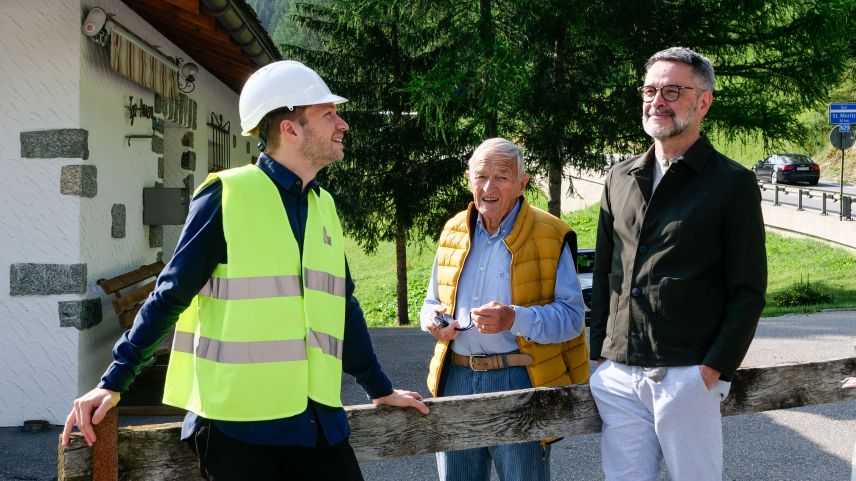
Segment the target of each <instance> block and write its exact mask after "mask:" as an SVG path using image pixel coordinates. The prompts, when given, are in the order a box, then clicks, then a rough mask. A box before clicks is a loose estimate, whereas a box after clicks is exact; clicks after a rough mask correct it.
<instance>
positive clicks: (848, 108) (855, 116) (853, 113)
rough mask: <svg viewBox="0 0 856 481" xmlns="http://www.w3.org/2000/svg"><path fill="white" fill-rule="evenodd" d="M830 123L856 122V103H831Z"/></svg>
mask: <svg viewBox="0 0 856 481" xmlns="http://www.w3.org/2000/svg"><path fill="white" fill-rule="evenodd" d="M829 123H830V124H856V103H840V104H829Z"/></svg>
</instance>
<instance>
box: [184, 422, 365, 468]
mask: <svg viewBox="0 0 856 481" xmlns="http://www.w3.org/2000/svg"><path fill="white" fill-rule="evenodd" d="M318 432H319V435H318V444H317V446H316V447H314V448H310V447H305V446H264V445H257V444H247V443H242V442H241V441H238V440H236V439H233V438H230V437H228V436H226V435H225V434H223V433H221V432H220V431H219V430H218V429H217V426H216V425H215V424H214V423H212V422H210V421H209V422H207V423H205V424H203V425H202V426H201V427H200V428H199V429H198V430H197V431H196V434H195V435H193V436H191V437H190V438H189V439H188V440H187V442H188V444H190V448H191V449H192V450H193V452H194V453H196V456H197V457H198V458H199V471H200V473H201V474H202V477H203V478H205V479H207V480H208V481H245V480H248V479H252V480H253V481H302V480H307V481H364V480H363V475H362V473H361V472H360V466H359V464H358V463H357V457H356V456H355V455H354V450H353V449H352V448H351V445H350V443H348V440H345V441H343V442H341V443H339V444H336V445H335V446H330V445H328V444H327V441H326V439H324V436H323V434H321V430H320V429H319V430H318Z"/></svg>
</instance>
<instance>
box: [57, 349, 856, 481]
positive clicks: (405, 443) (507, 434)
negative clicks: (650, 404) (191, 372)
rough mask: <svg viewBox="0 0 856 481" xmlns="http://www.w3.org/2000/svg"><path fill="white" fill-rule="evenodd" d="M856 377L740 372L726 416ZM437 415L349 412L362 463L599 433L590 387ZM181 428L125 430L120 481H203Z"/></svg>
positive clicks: (830, 392)
mask: <svg viewBox="0 0 856 481" xmlns="http://www.w3.org/2000/svg"><path fill="white" fill-rule="evenodd" d="M853 373H856V358H846V359H836V360H831V361H823V362H815V363H806V364H786V365H779V366H770V367H759V368H746V369H741V370H739V371H738V372H737V374H736V375H735V377H734V381H733V383H732V387H731V395H730V396H729V397H728V398H727V399H726V401H725V402H724V403H723V407H722V412H723V414H724V415H726V416H730V415H735V414H746V413H754V412H760V411H768V410H773V409H782V408H792V407H798V406H809V405H814V404H821V403H831V402H838V401H843V400H847V399H856V390H854V389H841V384H840V381H841V379H844V378H845V377H847V376H849V375H852V374H853ZM426 404H427V405H428V406H429V407H430V408H431V414H430V415H428V416H422V415H421V414H419V413H418V412H416V411H415V410H409V409H407V410H404V409H393V408H388V407H381V408H375V407H373V406H371V405H361V406H349V407H347V408H346V410H347V412H348V418H349V420H350V423H351V444H352V445H353V446H354V451H355V452H356V453H357V458H358V459H360V460H361V461H368V460H375V459H384V458H392V457H398V456H410V455H416V454H425V453H433V452H436V451H445V450H454V449H464V448H472V447H477V446H490V445H496V444H505V443H509V442H517V441H525V440H532V439H542V438H548V437H562V436H573V435H576V434H589V433H596V432H599V431H600V424H601V422H600V417H599V416H598V414H597V408H596V406H595V405H594V402H593V400H592V399H591V392H590V391H589V387H588V386H587V385H581V386H568V387H559V388H539V389H524V390H520V391H508V392H502V393H493V394H482V395H477V396H456V397H448V398H440V399H429V400H427V401H426ZM180 431H181V425H180V423H172V424H159V425H150V426H135V427H131V428H121V429H120V430H119V476H120V479H122V480H129V481H132V480H133V481H135V480H143V479H145V480H155V481H161V480H163V481H165V480H178V481H186V480H189V479H199V478H198V473H197V471H196V460H195V458H194V457H193V455H192V453H191V452H190V450H189V449H187V448H186V447H185V446H184V445H179V443H178V438H179V434H180ZM89 465H90V450H89V449H88V448H87V447H86V443H85V442H84V441H83V438H82V437H81V436H80V435H79V434H76V435H74V436H73V437H72V441H71V443H70V445H69V446H68V447H67V448H65V449H64V450H63V449H60V455H59V473H60V476H59V478H58V479H59V480H61V481H62V480H68V481H78V480H83V479H89V478H88V473H89V472H90V471H89V469H90V468H89Z"/></svg>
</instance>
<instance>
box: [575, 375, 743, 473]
mask: <svg viewBox="0 0 856 481" xmlns="http://www.w3.org/2000/svg"><path fill="white" fill-rule="evenodd" d="M590 385H591V393H592V396H593V397H594V400H595V403H596V404H597V409H598V411H599V412H600V417H601V419H603V430H602V431H601V440H600V448H601V449H600V450H601V456H602V466H603V473H604V475H605V476H606V481H648V480H651V481H653V480H655V479H656V478H657V475H658V474H659V471H660V460H661V459H664V460H665V462H666V466H667V467H668V469H669V474H670V475H671V479H672V480H673V481H708V480H710V481H722V416H721V414H720V411H719V404H720V402H722V400H723V399H725V397H726V396H727V395H728V390H729V389H730V387H731V383H730V382H726V381H722V380H719V381H717V382H716V384H714V386H713V387H712V388H711V389H710V390H708V389H707V386H705V384H704V380H703V379H702V377H701V372H700V371H699V367H698V366H681V367H670V368H669V369H668V372H667V374H666V375H665V377H664V378H663V379H662V380H661V381H660V382H654V381H652V380H651V379H649V378H647V377H646V376H645V374H644V373H643V372H642V368H641V367H638V366H627V365H625V364H621V363H618V362H612V361H606V362H604V363H603V364H601V365H600V366H598V368H597V369H596V370H595V371H594V373H593V374H592V376H591V380H590Z"/></svg>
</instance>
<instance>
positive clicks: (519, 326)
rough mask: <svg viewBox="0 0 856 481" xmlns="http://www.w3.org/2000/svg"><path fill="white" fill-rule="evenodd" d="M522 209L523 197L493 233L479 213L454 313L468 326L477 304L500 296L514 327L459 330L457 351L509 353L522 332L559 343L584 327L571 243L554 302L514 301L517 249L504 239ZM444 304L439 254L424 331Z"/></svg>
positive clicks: (565, 252) (561, 264) (422, 314)
mask: <svg viewBox="0 0 856 481" xmlns="http://www.w3.org/2000/svg"><path fill="white" fill-rule="evenodd" d="M519 212H520V202H518V203H517V205H515V206H514V208H513V209H512V210H511V212H510V213H509V214H508V215H507V216H506V217H505V219H503V221H502V222H501V223H500V225H499V229H498V230H497V231H496V233H494V234H493V235H491V234H489V233H488V232H487V230H485V228H484V225H483V223H482V218H481V215H479V216H478V221H477V222H476V228H475V232H474V233H473V236H472V242H471V244H472V245H471V246H470V252H469V254H468V255H467V259H466V261H465V262H464V268H463V271H462V272H461V277H460V279H459V280H458V289H457V300H456V304H455V315H454V318H455V319H457V320H458V323H459V324H460V325H461V326H466V325H468V324H469V317H468V316H469V313H470V310H471V309H473V308H477V307H481V306H482V305H484V304H487V303H488V302H490V301H496V302H499V303H501V304H505V305H511V306H512V307H513V308H514V311H515V317H514V324H512V326H511V329H510V330H508V331H504V332H500V333H497V334H482V333H480V332H479V331H478V329H475V328H473V329H470V330H467V331H461V332H459V333H458V337H457V339H455V340H454V342H452V350H453V351H454V352H456V353H458V354H461V355H465V356H469V355H471V354H500V353H506V352H511V351H516V350H517V349H518V346H517V336H521V337H525V338H526V339H529V340H532V341H535V342H537V343H539V344H554V343H558V342H564V341H567V340H569V339H573V338H575V337H577V336H579V335H580V332H581V331H582V328H583V322H584V321H583V315H584V309H583V296H582V292H581V291H580V283H579V280H578V279H577V273H576V269H575V268H574V262H573V259H572V257H571V252H570V249H568V246H564V247H563V248H562V254H561V256H560V257H559V266H558V270H557V272H556V287H555V289H554V294H553V297H554V300H553V302H551V303H549V304H544V305H541V306H530V307H523V306H514V305H512V304H511V252H510V251H509V250H508V248H507V247H506V245H505V242H503V241H504V239H505V237H506V236H507V235H508V233H509V232H511V229H512V227H513V226H514V221H515V220H516V219H517V214H518V213H519ZM440 304H441V302H440V300H439V296H438V294H437V257H436V256H435V257H434V268H433V269H432V271H431V280H430V281H428V289H427V293H426V296H425V302H424V303H423V304H422V310H421V312H420V314H419V320H420V323H421V325H422V330H423V331H427V330H428V327H427V326H428V325H429V324H431V323H433V322H434V308H435V307H436V306H438V305H440Z"/></svg>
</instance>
